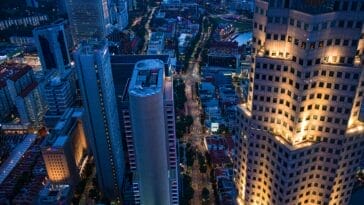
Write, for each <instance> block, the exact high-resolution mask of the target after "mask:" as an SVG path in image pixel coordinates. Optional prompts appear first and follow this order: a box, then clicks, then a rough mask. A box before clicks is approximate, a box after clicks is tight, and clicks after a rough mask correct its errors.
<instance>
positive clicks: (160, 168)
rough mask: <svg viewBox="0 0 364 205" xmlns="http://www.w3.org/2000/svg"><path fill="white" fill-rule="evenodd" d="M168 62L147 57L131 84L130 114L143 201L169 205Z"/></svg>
mask: <svg viewBox="0 0 364 205" xmlns="http://www.w3.org/2000/svg"><path fill="white" fill-rule="evenodd" d="M163 70H164V64H163V62H162V61H160V60H143V61H140V62H138V63H137V64H136V65H135V69H134V72H133V76H132V79H131V81H130V85H129V102H130V115H131V121H132V131H133V137H134V143H135V150H136V154H135V155H136V162H137V163H136V164H137V173H138V174H137V175H138V176H137V181H138V183H139V188H140V198H141V203H142V204H148V205H169V204H170V195H169V181H168V164H167V149H166V147H167V145H166V134H165V123H164V111H163V79H164V72H163Z"/></svg>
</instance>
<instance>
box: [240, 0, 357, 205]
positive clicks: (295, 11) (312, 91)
mask: <svg viewBox="0 0 364 205" xmlns="http://www.w3.org/2000/svg"><path fill="white" fill-rule="evenodd" d="M363 20H364V1H362V0H361V1H330V0H317V1H314V0H311V1H309V0H298V1H289V0H285V1H282V0H278V1H263V0H256V1H255V13H254V21H253V25H254V28H253V48H252V55H253V58H252V59H253V61H252V67H251V71H250V87H249V94H248V99H247V102H246V103H243V104H241V105H240V106H239V107H238V112H237V120H238V122H237V123H238V125H239V126H238V129H237V134H238V136H239V139H238V146H237V150H238V153H237V155H236V157H235V163H234V168H235V181H236V185H237V188H238V191H239V195H238V200H239V202H240V204H326V205H339V204H340V205H342V204H344V205H345V204H348V203H349V199H350V195H351V191H352V188H353V185H354V175H355V168H356V167H357V165H358V163H359V161H360V159H361V157H362V155H363V147H364V140H363V135H364V134H363V130H364V123H363V122H361V121H360V120H359V119H358V115H359V110H360V105H361V102H362V95H363V91H364V87H363V86H364V83H363V80H364V76H363V72H362V70H363V51H364V42H363V39H362V38H361V36H363V34H364V29H363Z"/></svg>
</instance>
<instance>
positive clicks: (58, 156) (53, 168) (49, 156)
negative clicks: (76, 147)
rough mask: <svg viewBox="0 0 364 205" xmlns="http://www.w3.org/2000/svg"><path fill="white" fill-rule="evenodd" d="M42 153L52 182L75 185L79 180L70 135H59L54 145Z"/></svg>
mask: <svg viewBox="0 0 364 205" xmlns="http://www.w3.org/2000/svg"><path fill="white" fill-rule="evenodd" d="M42 155H43V159H44V162H45V166H46V169H47V174H48V178H49V180H50V181H51V182H52V183H54V184H73V185H75V184H76V183H77V182H78V181H79V175H78V173H77V172H76V171H77V169H76V166H75V165H76V163H75V162H74V159H73V157H72V147H71V144H70V139H69V137H68V136H66V135H63V136H58V137H57V139H56V141H55V142H54V143H53V144H52V146H50V147H47V148H46V149H43V150H42Z"/></svg>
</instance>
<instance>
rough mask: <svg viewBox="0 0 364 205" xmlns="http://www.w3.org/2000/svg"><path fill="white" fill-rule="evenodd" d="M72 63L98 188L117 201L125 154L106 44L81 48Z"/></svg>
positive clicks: (89, 44) (90, 44)
mask: <svg viewBox="0 0 364 205" xmlns="http://www.w3.org/2000/svg"><path fill="white" fill-rule="evenodd" d="M74 59H75V62H76V70H77V75H78V78H79V83H80V90H81V95H82V100H83V106H84V107H85V110H86V115H87V116H88V118H89V125H90V126H89V129H90V131H91V132H90V136H88V142H89V143H90V147H91V151H92V153H93V156H94V159H95V162H96V172H97V178H98V182H99V186H100V188H101V190H102V191H103V193H104V194H105V195H106V196H107V197H108V198H114V199H119V198H118V197H119V196H120V190H121V188H122V183H123V177H124V153H123V147H122V142H121V135H120V127H119V121H118V111H117V106H116V98H115V90H114V83H113V78H112V73H111V66H110V54H109V52H108V48H107V43H106V42H105V41H101V42H90V43H84V44H81V45H80V47H79V48H78V49H77V51H76V52H75V55H74Z"/></svg>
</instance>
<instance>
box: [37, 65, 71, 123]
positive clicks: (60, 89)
mask: <svg viewBox="0 0 364 205" xmlns="http://www.w3.org/2000/svg"><path fill="white" fill-rule="evenodd" d="M74 75H75V74H74V70H73V69H68V70H67V71H65V72H63V73H60V74H57V75H53V76H50V78H49V79H48V80H46V81H45V83H44V87H43V90H44V97H45V100H46V101H47V104H48V111H47V112H46V115H45V120H44V121H45V123H46V125H47V127H48V128H52V127H53V126H54V125H55V123H56V122H57V121H58V120H59V118H60V116H62V114H63V113H64V112H65V110H66V109H68V108H70V107H72V106H73V104H74V103H75V101H76V79H75V76H74Z"/></svg>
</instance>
